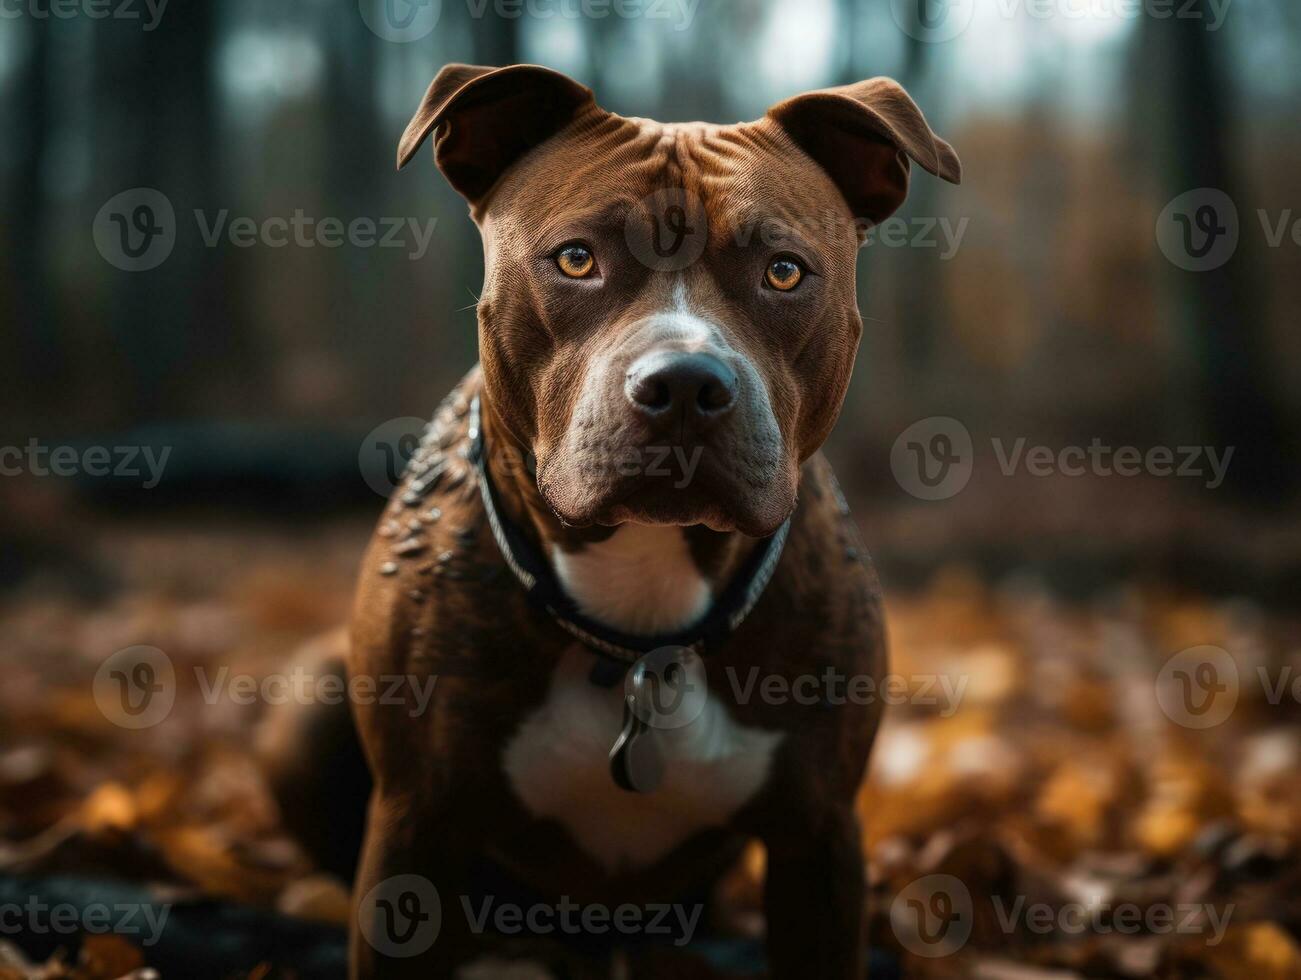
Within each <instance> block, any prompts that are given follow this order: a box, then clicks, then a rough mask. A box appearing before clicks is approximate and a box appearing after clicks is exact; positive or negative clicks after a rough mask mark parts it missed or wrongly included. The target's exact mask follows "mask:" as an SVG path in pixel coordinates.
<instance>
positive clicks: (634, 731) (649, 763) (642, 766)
mask: <svg viewBox="0 0 1301 980" xmlns="http://www.w3.org/2000/svg"><path fill="white" fill-rule="evenodd" d="M644 679H645V673H644V671H639V670H638V669H637V668H634V669H633V674H632V676H631V678H630V682H629V684H628V685H627V686H626V688H625V693H624V697H623V730H622V731H620V732H619V737H618V738H616V739H615V740H614V745H613V746H611V748H610V775H611V776H613V777H614V782H615V785H616V786H618V787H619V788H620V789H625V790H628V791H629V792H630V793H653V792H655V790H656V789H658V788H659V785H660V783H661V782H662V781H663V779H664V756H663V754H662V753H661V751H660V746H659V741H658V739H657V738H656V737H655V730H654V729H653V728H652V727H651V726H650V725H648V724H647V723H646V722H645V721H643V720H642V718H641V715H642V714H644V711H639V710H638V704H637V698H638V697H639V696H641V697H645V696H646V690H645V680H644Z"/></svg>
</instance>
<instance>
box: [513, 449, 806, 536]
mask: <svg viewBox="0 0 1301 980" xmlns="http://www.w3.org/2000/svg"><path fill="white" fill-rule="evenodd" d="M707 454H708V448H707V447H702V446H696V447H667V448H657V449H655V450H653V451H645V452H643V453H642V455H643V457H644V458H646V459H654V465H651V466H648V467H645V468H643V469H641V470H637V471H633V470H632V468H631V466H629V467H627V468H625V469H624V470H622V471H621V470H620V469H619V468H617V467H615V468H602V469H599V470H594V469H591V468H587V469H584V468H583V467H582V466H577V467H573V468H572V469H568V471H567V468H565V467H561V466H547V465H545V464H543V465H539V468H538V491H539V493H540V494H541V495H542V499H543V500H544V501H546V503H547V506H548V507H550V508H551V510H552V512H553V513H554V514H555V515H556V517H557V518H558V519H559V520H560V521H561V522H562V523H564V524H566V525H568V526H571V527H590V526H592V525H599V526H604V527H614V526H617V525H620V524H645V525H653V526H674V527H690V526H696V525H703V526H705V527H708V528H709V529H710V530H713V531H722V532H726V531H740V532H741V533H743V534H747V535H749V536H751V537H765V536H767V535H769V534H771V533H772V532H773V531H775V530H776V529H777V528H778V527H779V526H780V525H781V523H782V522H783V521H784V520H785V519H786V518H787V517H788V516H790V513H791V511H792V510H793V509H794V506H795V493H794V483H793V481H789V480H784V479H773V480H768V481H765V482H764V483H763V484H762V485H756V483H752V482H750V481H746V480H745V479H743V478H742V477H741V476H740V475H739V473H740V470H741V468H740V467H735V466H732V467H729V466H728V465H727V464H726V462H725V461H723V460H715V461H709V460H707V458H706V457H707ZM628 458H629V459H631V458H632V455H631V454H630V455H629V456H628Z"/></svg>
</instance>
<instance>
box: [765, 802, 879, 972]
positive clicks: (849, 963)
mask: <svg viewBox="0 0 1301 980" xmlns="http://www.w3.org/2000/svg"><path fill="white" fill-rule="evenodd" d="M804 823H805V826H802V827H798V826H786V827H784V828H782V830H781V832H779V833H774V834H771V835H768V836H766V837H765V840H764V843H765V844H766V845H767V848H768V875H767V881H766V882H765V885H764V910H765V912H766V914H767V918H768V972H769V977H770V978H771V980H802V978H805V977H815V978H817V980H851V978H852V980H859V978H861V977H862V976H863V962H862V956H863V942H862V935H863V902H864V896H865V892H866V882H865V879H864V875H865V872H864V865H863V852H862V843H861V839H860V835H859V830H858V820H857V818H856V817H855V816H854V812H853V810H852V808H851V807H849V806H843V805H842V806H838V807H837V808H836V809H835V811H834V812H832V813H830V814H824V815H823V819H820V820H816V821H815V820H809V821H806V822H804Z"/></svg>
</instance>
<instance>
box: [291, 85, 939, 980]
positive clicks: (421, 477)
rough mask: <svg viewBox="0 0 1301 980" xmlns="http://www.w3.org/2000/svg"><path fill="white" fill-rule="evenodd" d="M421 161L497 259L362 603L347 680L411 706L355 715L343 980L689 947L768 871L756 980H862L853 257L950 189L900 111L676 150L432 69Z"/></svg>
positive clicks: (867, 623)
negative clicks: (604, 950)
mask: <svg viewBox="0 0 1301 980" xmlns="http://www.w3.org/2000/svg"><path fill="white" fill-rule="evenodd" d="M430 136H433V137H434V149H435V158H436V160H437V163H438V166H439V168H440V169H441V170H442V172H443V174H444V175H445V176H446V178H447V179H448V180H449V181H450V182H451V184H452V186H453V187H455V188H456V190H457V191H459V192H460V193H461V194H462V195H464V197H465V198H466V199H467V200H468V201H469V203H470V210H471V214H472V216H473V218H474V220H475V222H476V223H477V224H478V226H479V228H480V230H481V232H482V234H483V241H484V249H485V255H486V274H485V282H484V288H483V293H482V296H481V298H480V301H479V305H478V313H479V341H480V367H479V368H478V369H477V370H475V371H473V372H471V373H470V374H469V375H468V376H467V377H466V378H465V380H464V381H463V382H462V383H461V385H460V386H459V387H458V388H457V390H456V391H454V392H453V393H452V395H450V396H449V397H448V399H447V400H446V401H445V402H444V403H443V405H442V407H441V408H440V409H439V411H438V414H437V416H436V417H435V419H434V421H433V423H432V424H431V426H430V428H429V430H428V431H427V433H426V436H425V439H424V441H423V444H422V448H421V450H420V451H419V452H418V453H417V455H416V457H415V458H414V459H413V460H412V463H411V465H410V467H409V468H408V472H407V475H406V478H405V482H404V484H403V486H402V487H401V488H399V490H398V492H397V494H396V495H395V497H394V499H393V501H392V502H391V504H390V506H389V508H388V510H387V511H386V513H385V516H384V518H383V520H382V522H381V525H380V527H379V529H378V532H377V534H376V536H375V538H374V539H373V543H372V545H371V548H370V550H369V552H368V554H367V556H366V559H365V565H364V568H363V571H362V576H361V585H360V592H359V595H358V599H357V605H356V610H355V618H354V621H353V626H352V648H351V659H350V664H349V668H350V672H351V677H352V680H353V681H354V682H356V681H357V680H359V679H366V680H368V681H369V680H373V681H374V682H375V683H376V685H377V687H376V690H383V689H384V686H385V684H384V682H385V679H393V678H402V679H406V680H412V681H414V683H411V684H406V685H402V686H400V688H399V689H400V690H402V691H405V692H407V693H406V694H405V695H399V696H397V698H396V701H395V700H390V701H388V702H387V703H381V702H383V699H381V698H372V699H367V700H366V701H365V703H361V699H357V700H358V703H356V704H355V706H354V713H355V719H356V727H357V730H358V732H359V733H360V736H361V742H362V745H363V746H364V751H365V756H366V759H367V760H368V762H369V766H370V770H371V772H372V774H373V778H374V789H373V792H372V793H371V796H370V804H369V811H368V820H367V827H366V834H365V846H364V850H363V853H362V857H361V862H360V865H359V868H358V874H357V880H356V889H355V894H356V898H357V904H358V909H357V917H356V918H357V922H356V928H355V929H354V936H353V942H352V970H353V975H354V976H356V977H375V976H384V977H389V976H404V977H405V976H413V977H414V976H420V977H430V976H448V975H451V973H452V972H453V971H454V969H455V968H456V966H457V965H459V964H461V963H463V962H466V961H467V960H468V959H470V958H472V957H473V956H474V955H475V953H476V951H478V950H481V949H482V947H483V943H484V941H485V937H486V936H487V934H488V933H493V932H496V933H507V934H510V933H514V932H520V933H523V934H531V935H540V934H555V933H561V934H563V933H564V932H566V931H572V932H573V933H575V936H574V938H578V939H591V938H592V937H593V936H595V935H607V936H610V937H612V938H614V939H615V940H616V941H623V940H627V941H629V942H632V941H633V940H634V939H646V938H650V937H652V936H653V933H654V931H653V930H652V929H651V928H650V921H651V913H650V911H649V910H651V909H654V908H657V907H660V906H661V905H662V904H663V907H666V908H676V909H678V911H679V912H681V911H682V910H684V909H686V910H688V914H679V915H670V916H669V917H668V918H669V920H670V921H671V922H677V923H678V924H679V925H680V926H681V927H682V928H679V929H678V930H677V932H676V933H675V935H676V938H675V940H674V941H675V942H678V941H683V940H685V938H689V935H690V932H691V930H692V929H694V926H695V924H697V923H698V920H697V919H696V918H695V917H694V915H693V914H690V913H693V912H694V913H698V911H699V909H698V907H693V906H690V905H688V904H685V903H687V902H688V900H689V899H690V898H691V897H692V896H698V895H700V894H702V893H704V892H707V890H708V888H709V885H710V884H711V882H713V881H715V880H716V879H717V877H718V875H719V874H720V872H721V871H722V870H724V869H725V868H726V867H727V865H728V864H729V862H731V861H733V860H734V859H735V857H736V855H737V853H738V850H739V847H740V846H741V845H742V844H743V843H744V842H745V841H746V840H750V839H756V838H757V839H759V840H760V841H762V842H763V844H764V845H765V847H766V850H767V884H766V889H765V894H766V899H765V906H766V911H767V922H768V932H767V950H768V960H769V975H771V976H773V977H782V978H804V977H820V978H850V977H858V976H860V975H861V974H862V966H861V964H862V952H863V951H862V945H863V944H862V930H861V922H862V918H863V895H864V880H863V861H862V855H861V850H860V835H859V828H858V824H857V821H856V819H855V814H854V809H853V802H854V797H855V794H856V790H857V788H858V786H859V782H860V780H861V778H862V776H863V772H864V768H865V765H866V762H867V757H868V750H869V747H870V745H871V742H872V738H873V735H874V733H875V729H876V726H877V722H878V718H879V713H880V712H879V701H876V700H875V699H864V698H857V699H847V698H845V697H843V696H842V697H836V696H835V693H834V690H833V689H832V688H833V687H835V684H833V683H832V682H833V681H838V682H839V684H840V689H841V690H842V691H843V690H844V689H846V687H847V686H851V685H853V684H854V683H855V682H859V683H861V682H864V681H866V682H867V683H869V684H871V683H874V682H875V681H877V680H878V679H879V678H880V676H881V674H882V673H883V670H884V666H883V665H884V636H883V626H882V617H881V608H880V600H879V590H878V586H877V583H876V580H875V576H874V574H873V573H872V571H871V570H870V567H869V565H868V563H867V559H866V556H865V555H864V554H863V552H862V551H861V550H860V549H859V548H858V546H857V545H856V543H855V541H856V537H855V531H854V528H853V525H852V522H851V520H850V518H849V516H848V513H847V510H846V508H845V505H844V501H843V499H842V498H841V496H840V493H839V491H838V489H837V487H836V484H835V480H834V477H833V476H832V473H831V471H830V468H829V467H828V465H827V463H826V462H825V460H824V459H823V458H822V457H821V455H819V453H818V448H819V446H820V445H821V444H822V442H823V440H824V439H825V438H826V436H827V434H828V432H829V431H830V429H831V427H832V424H833V423H834V422H835V420H836V416H837V414H838V412H839V410H840V405H841V400H842V398H843V396H844V393H845V388H846V385H847V383H848V380H849V376H850V370H851V367H852V365H853V361H854V355H855V351H856V349H857V346H858V341H859V336H860V333H861V331H862V323H861V320H860V318H859V314H858V310H857V306H856V299H855V287H854V276H855V258H856V255H857V251H858V247H859V245H860V244H861V241H862V235H863V233H864V232H865V230H866V229H867V228H868V227H870V225H871V224H873V223H876V222H879V221H881V220H882V219H884V218H886V217H887V216H888V215H890V214H891V213H892V212H893V211H894V210H895V209H896V208H897V207H898V206H899V204H900V203H901V202H902V201H903V199H904V196H905V194H906V192H907V187H908V177H909V169H910V163H909V161H910V160H912V161H916V162H917V163H919V164H920V165H921V166H923V167H924V168H925V169H926V170H928V171H930V172H932V173H934V174H937V175H939V176H941V177H943V178H944V179H946V180H950V181H953V182H955V183H956V182H957V180H958V178H959V163H958V159H957V157H956V155H955V154H954V152H953V150H952V149H951V148H950V147H949V146H948V144H947V143H945V142H944V141H943V140H941V139H940V138H938V137H937V136H936V135H935V134H934V133H932V132H931V130H930V128H929V127H928V126H927V124H926V122H925V120H924V119H923V117H922V114H921V112H920V111H919V110H918V108H917V107H916V105H914V104H913V102H912V101H911V99H909V98H908V96H907V94H906V93H904V91H903V90H902V89H901V88H900V87H899V86H898V85H897V84H895V83H894V82H892V81H890V80H888V79H873V80H871V81H866V82H861V83H859V84H856V85H849V86H845V87H843V88H837V89H828V90H824V91H818V92H812V93H809V94H807V95H802V96H799V97H796V98H793V99H790V100H787V101H785V102H783V103H781V104H779V105H777V106H775V107H774V108H772V109H771V110H770V111H769V112H768V114H767V115H766V116H765V117H764V118H763V119H760V120H758V121H757V122H751V123H745V124H739V125H734V126H715V125H710V124H704V123H688V124H661V123H656V122H652V121H649V120H645V119H631V118H624V117H620V116H617V115H615V114H613V113H610V112H607V111H606V110H604V109H602V108H600V107H599V106H598V105H597V104H596V103H595V102H594V101H593V98H592V93H591V92H590V91H589V90H588V89H586V88H584V87H583V86H581V85H579V84H578V83H576V82H574V81H572V80H571V79H569V78H566V77H564V76H563V75H559V74H557V73H555V72H553V71H550V70H548V69H545V68H539V67H535V66H527V65H519V66H514V67H510V68H502V69H491V68H480V67H472V66H467V65H452V66H449V67H447V68H444V69H443V70H442V71H441V72H440V73H439V74H438V77H437V78H436V79H435V80H434V82H433V84H432V85H430V87H429V90H428V92H427V93H426V94H425V97H424V101H423V102H422V103H421V106H420V108H419V110H418V111H417V112H416V115H415V117H414V118H413V119H412V121H411V123H410V125H409V126H408V127H407V131H406V133H405V134H404V135H403V137H402V141H401V145H400V148H399V151H398V164H399V166H402V165H404V164H406V163H407V161H408V160H410V159H411V157H412V156H413V155H414V154H415V153H416V151H417V150H418V149H419V147H420V145H421V144H422V143H423V142H424V141H425V140H426V139H427V138H428V137H430ZM651 651H655V652H651ZM647 654H648V656H643V655H647ZM639 658H641V659H639ZM630 664H634V666H633V667H632V669H629V665H630ZM435 678H436V679H437V684H436V686H435V687H434V688H433V693H432V697H431V699H430V700H429V702H428V703H427V704H426V703H423V702H420V701H419V699H418V698H417V697H416V694H415V693H414V692H416V691H418V690H420V689H421V688H420V683H419V682H420V681H421V680H432V679H435ZM829 685H830V686H829ZM862 689H863V688H861V687H860V690H862ZM666 691H668V692H669V693H670V694H671V695H672V698H670V700H671V701H674V702H675V703H674V704H671V705H669V706H668V707H666V706H665V703H664V701H663V695H664V694H665V692H666ZM783 692H785V694H783ZM657 695H658V696H659V697H658V698H657ZM684 706H685V707H684ZM678 709H682V710H678ZM684 712H685V713H684ZM308 727H309V732H310V733H309V734H308V735H307V736H306V737H308V738H309V740H310V739H313V738H316V739H319V738H320V737H321V735H320V733H321V732H322V731H323V730H324V727H323V726H322V725H321V724H320V723H319V722H316V723H312V725H309V726H308ZM300 754H306V755H307V756H308V757H309V759H310V761H311V763H312V764H313V765H327V766H328V763H322V762H321V760H320V756H319V755H317V754H315V753H311V752H306V753H303V752H302V751H301V750H300ZM319 781H320V780H319V777H318V782H319ZM291 782H292V781H291V780H287V779H282V780H281V784H282V787H283V786H286V785H289V784H290V783H291ZM298 796H299V803H301V802H302V800H303V799H304V796H303V791H302V789H301V786H300V787H299V790H298ZM485 869H488V870H487V871H485ZM502 882H509V885H504V884H501V883H502ZM505 890H510V893H511V894H512V895H514V894H515V891H516V890H518V892H519V894H524V895H528V896H530V900H529V902H520V903H517V904H516V905H515V906H512V910H510V911H509V914H507V912H508V910H507V909H505V908H504V906H503V905H501V904H500V903H501V900H502V895H503V894H504V893H505ZM494 902H497V903H499V904H498V905H496V906H494V904H493V903H494ZM530 902H531V903H532V904H530ZM538 903H541V907H542V911H541V912H539V911H538ZM566 903H568V906H569V911H570V927H569V928H566V926H565V924H564V922H563V921H562V920H563V910H564V909H565V908H566ZM664 903H678V904H677V905H670V904H664ZM544 912H545V913H546V914H545V915H544V914H543V913H544ZM440 920H441V921H440Z"/></svg>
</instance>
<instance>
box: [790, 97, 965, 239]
mask: <svg viewBox="0 0 1301 980" xmlns="http://www.w3.org/2000/svg"><path fill="white" fill-rule="evenodd" d="M768 116H769V118H771V119H773V120H775V121H776V122H777V123H778V124H780V125H781V127H782V128H783V129H784V130H786V132H787V134H789V135H790V137H791V139H793V140H794V141H795V142H796V143H797V144H799V146H800V148H801V149H803V150H804V152H805V153H807V154H808V155H809V156H811V157H812V158H813V159H814V160H816V161H817V162H818V163H819V164H820V165H821V166H822V168H823V169H824V170H825V171H826V172H827V173H828V174H830V175H831V179H832V180H833V181H835V183H836V186H837V187H839V188H840V191H841V193H842V194H844V195H845V200H846V201H848V202H849V206H850V209H851V210H852V211H853V213H854V217H855V218H866V219H868V220H869V221H871V222H872V223H874V224H875V223H877V222H880V221H884V220H885V219H886V218H888V217H889V216H890V215H891V214H893V213H894V211H895V209H896V208H898V207H899V205H900V204H902V203H903V200H904V198H905V197H907V195H908V169H909V164H908V161H909V159H910V158H911V159H913V160H916V161H917V162H918V163H920V164H921V165H922V166H923V167H924V168H925V169H927V170H929V171H930V172H931V173H933V174H935V175H936V176H937V177H942V178H944V179H945V180H947V181H949V182H950V183H953V184H956V183H959V182H960V181H961V180H962V164H961V162H960V161H959V160H958V155H957V154H956V153H954V152H953V147H951V146H949V144H948V143H946V142H944V140H942V139H940V138H939V137H938V136H936V135H935V134H934V133H933V132H931V128H930V126H928V125H927V124H926V118H925V117H924V116H923V115H922V111H921V110H920V109H918V108H917V104H916V103H915V102H913V100H912V99H911V98H909V97H908V93H907V92H905V91H904V90H903V87H902V86H901V85H900V84H899V83H898V82H896V81H894V80H893V79H890V78H872V79H868V80H867V81H865V82H857V83H855V84H853V85H842V86H840V87H838V88H827V89H820V90H818V91H816V92H807V93H805V94H804V95H797V96H795V98H793V99H787V100H786V101H785V102H781V103H778V104H777V105H775V106H773V107H772V108H771V109H769V110H768Z"/></svg>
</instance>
